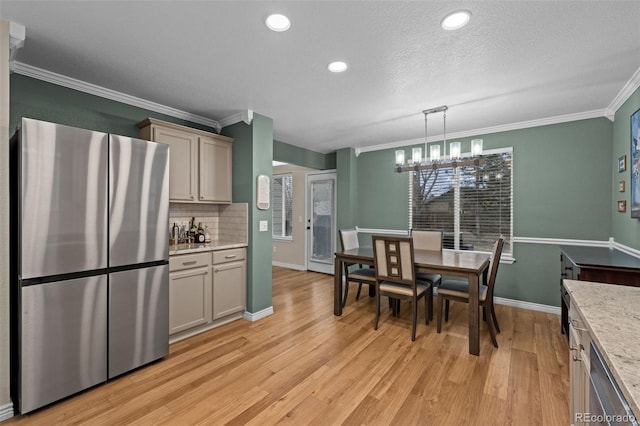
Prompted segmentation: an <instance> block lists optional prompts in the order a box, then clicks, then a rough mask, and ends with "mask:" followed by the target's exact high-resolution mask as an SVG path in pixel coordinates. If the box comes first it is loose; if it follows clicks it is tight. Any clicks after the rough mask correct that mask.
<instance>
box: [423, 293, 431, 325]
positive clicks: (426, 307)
mask: <svg viewBox="0 0 640 426" xmlns="http://www.w3.org/2000/svg"><path fill="white" fill-rule="evenodd" d="M429 313H430V312H429V302H428V300H427V296H426V295H425V296H424V323H425V324H427V325H429Z"/></svg>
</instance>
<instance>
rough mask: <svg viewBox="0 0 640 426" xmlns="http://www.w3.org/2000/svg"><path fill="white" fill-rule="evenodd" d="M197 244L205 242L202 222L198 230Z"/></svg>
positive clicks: (199, 223)
mask: <svg viewBox="0 0 640 426" xmlns="http://www.w3.org/2000/svg"><path fill="white" fill-rule="evenodd" d="M195 237H196V243H198V244H202V243H204V242H205V238H204V229H202V222H198V227H197V228H196V235H195Z"/></svg>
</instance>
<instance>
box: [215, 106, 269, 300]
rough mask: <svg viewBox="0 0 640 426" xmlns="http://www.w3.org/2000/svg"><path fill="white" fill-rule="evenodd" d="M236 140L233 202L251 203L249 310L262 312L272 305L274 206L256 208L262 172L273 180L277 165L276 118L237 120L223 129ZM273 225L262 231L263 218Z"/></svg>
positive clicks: (256, 115)
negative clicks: (275, 148)
mask: <svg viewBox="0 0 640 426" xmlns="http://www.w3.org/2000/svg"><path fill="white" fill-rule="evenodd" d="M222 133H223V134H224V135H226V136H230V137H232V138H233V139H234V141H233V202H234V203H248V204H249V247H247V311H249V312H251V313H256V312H260V311H262V310H264V309H267V308H269V307H271V256H272V252H271V225H272V223H271V222H272V212H271V208H269V209H267V210H259V209H258V208H257V207H256V202H255V200H256V182H257V178H258V176H259V175H267V176H269V179H270V180H271V176H272V171H273V166H272V158H273V120H272V119H271V118H268V117H264V116H262V115H260V114H254V115H253V121H252V123H251V124H250V125H247V124H245V123H244V122H240V123H236V124H234V125H232V126H228V127H225V128H223V129H222ZM261 220H265V221H267V223H268V224H269V228H268V231H267V232H260V228H259V226H260V221H261Z"/></svg>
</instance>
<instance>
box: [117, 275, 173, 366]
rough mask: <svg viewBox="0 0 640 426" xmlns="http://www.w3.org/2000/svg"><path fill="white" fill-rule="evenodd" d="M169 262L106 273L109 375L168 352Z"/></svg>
mask: <svg viewBox="0 0 640 426" xmlns="http://www.w3.org/2000/svg"><path fill="white" fill-rule="evenodd" d="M168 330H169V265H161V266H154V267H149V268H143V269H134V270H128V271H122V272H115V273H111V274H109V368H108V375H109V378H112V377H115V376H118V375H120V374H122V373H125V372H127V371H129V370H132V369H134V368H137V367H140V366H142V365H144V364H147V363H149V362H151V361H154V360H156V359H159V358H162V357H164V356H166V355H167V354H168V353H169V331H168Z"/></svg>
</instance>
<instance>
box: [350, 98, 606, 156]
mask: <svg viewBox="0 0 640 426" xmlns="http://www.w3.org/2000/svg"><path fill="white" fill-rule="evenodd" d="M607 113H608V110H606V109H598V110H593V111H585V112H578V113H575V114H565V115H558V116H556V117H547V118H541V119H538V120H529V121H521V122H519V123H512V124H503V125H500V126H492V127H484V128H481V129H475V130H465V131H463V132H456V133H447V140H449V141H452V140H454V139H458V138H468V137H471V136H478V135H486V134H490V133H500V132H508V131H511V130H521V129H529V128H532V127H540V126H548V125H551V124H560V123H569V122H571V121H579V120H589V119H591V118H600V117H606V116H607V115H606V114H607ZM443 138H444V135H442V134H441V135H435V136H430V137H428V138H427V141H426V142H427V143H430V142H439V141H441V140H442V139H443ZM424 143H425V140H424V138H416V139H408V140H403V141H397V142H389V143H385V144H381V145H374V146H365V147H359V148H355V149H356V156H358V155H360V154H361V153H363V152H370V151H380V150H383V149H390V148H400V147H405V146H410V145H420V144H424Z"/></svg>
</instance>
